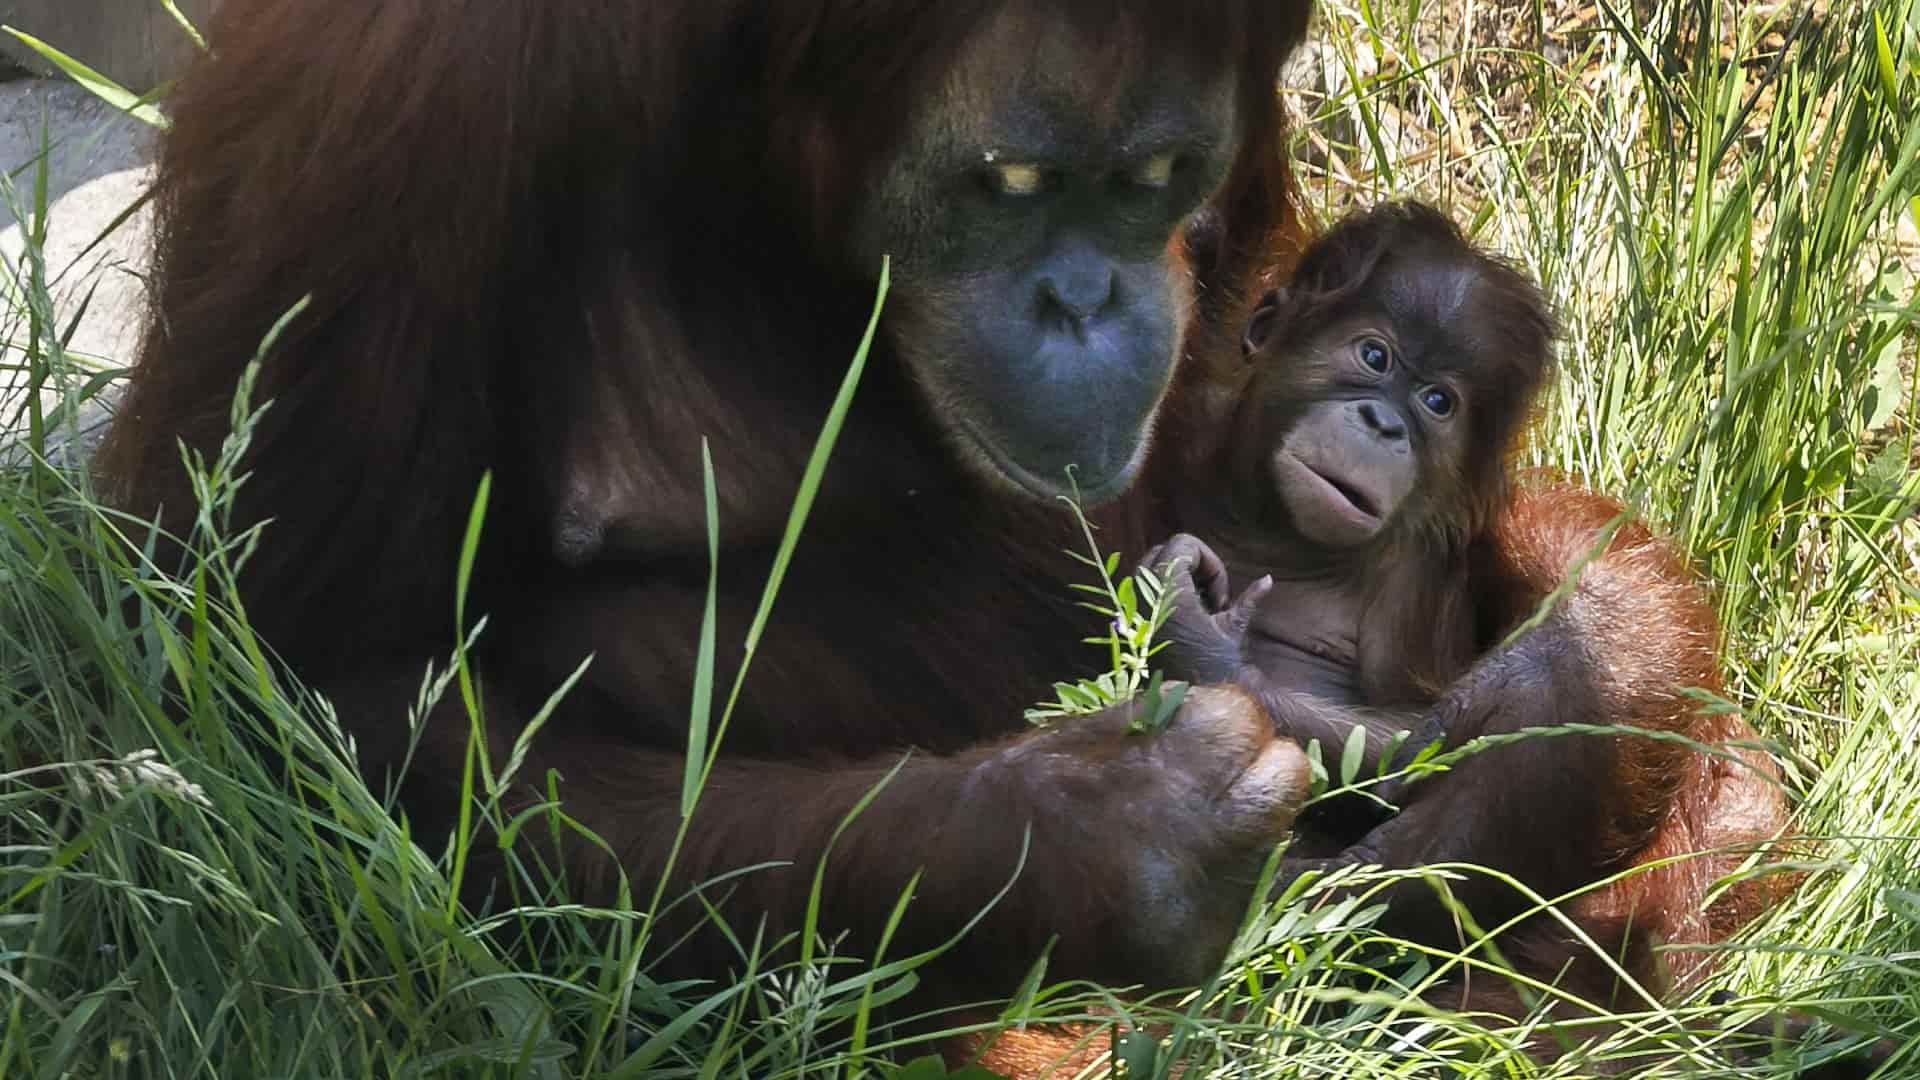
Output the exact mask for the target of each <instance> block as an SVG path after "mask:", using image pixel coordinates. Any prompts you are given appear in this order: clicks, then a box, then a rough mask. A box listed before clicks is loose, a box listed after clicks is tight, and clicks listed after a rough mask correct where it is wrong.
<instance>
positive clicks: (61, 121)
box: [0, 80, 152, 454]
mask: <svg viewBox="0 0 1920 1080" xmlns="http://www.w3.org/2000/svg"><path fill="white" fill-rule="evenodd" d="M151 149H152V131H151V129H149V128H148V127H147V126H146V125H145V124H142V123H140V122H139V121H137V120H134V119H132V118H130V117H127V116H125V115H124V114H122V113H120V112H118V111H117V110H115V109H113V108H112V107H110V106H108V105H107V104H106V103H105V102H102V101H100V100H99V99H97V98H95V97H93V96H92V95H91V94H89V93H87V92H86V91H85V90H83V89H81V88H80V87H78V86H75V85H73V84H71V83H67V82H63V81H59V80H25V81H20V82H13V83H6V84H0V170H4V172H5V174H6V176H7V177H8V180H7V181H5V182H0V226H3V228H0V258H4V260H5V269H4V273H5V276H6V278H7V279H8V281H7V282H6V283H5V285H6V288H5V293H6V294H7V295H6V298H5V299H0V423H4V422H6V421H9V420H12V419H14V418H15V417H16V416H17V415H24V409H23V408H22V405H23V402H22V400H21V394H22V393H23V387H24V385H25V382H26V379H27V374H26V372H25V371H24V370H23V369H24V368H25V363H24V360H25V353H24V351H23V349H24V347H25V345H26V342H27V340H28V336H29V327H30V322H29V320H28V317H27V313H26V312H25V311H24V310H22V309H21V307H20V304H19V302H18V300H17V297H19V296H22V295H24V294H25V293H26V289H25V284H26V283H27V282H28V281H30V280H31V276H32V273H33V268H32V264H31V262H30V261H29V260H28V259H27V258H26V232H25V229H24V228H23V227H22V225H21V224H20V220H19V219H20V217H22V216H25V217H26V218H28V219H29V220H31V218H32V214H33V204H34V199H35V190H34V189H35V184H36V183H37V177H36V174H37V172H38V169H39V167H40V160H41V158H42V156H43V155H44V157H45V161H46V167H47V181H48V182H47V192H48V207H49V209H48V214H47V230H46V242H45V244H44V245H43V246H42V249H41V251H42V256H43V261H44V273H45V275H46V281H47V286H48V293H49V295H50V297H51V299H52V302H53V310H52V318H53V323H54V325H55V327H56V328H57V332H58V333H59V334H61V335H63V336H66V335H69V334H70V337H69V338H68V344H67V358H68V361H69V364H68V368H67V372H66V374H65V375H63V376H62V379H61V381H62V382H64V383H66V384H67V385H69V386H77V385H78V384H79V383H81V382H84V381H85V380H86V379H87V378H88V377H89V375H90V373H92V372H95V371H101V370H108V369H112V368H118V367H123V366H125V365H127V364H130V363H132V361H133V358H134V352H135V349H136V347H137V345H138V342H139V335H140V328H141V324H142V322H143V321H144V319H145V316H146V282H145V268H146V267H147V266H148V265H149V260H150V258H151V253H150V247H151V243H152V221H151V215H150V213H149V212H148V211H147V210H145V209H141V210H139V211H138V212H136V213H133V214H132V215H131V216H129V215H128V211H129V210H130V209H132V208H134V207H135V206H137V205H138V204H139V203H140V200H141V198H142V197H143V195H144V193H145V191H146V188H147V184H148V182H149V179H150V177H151V175H152V174H151V170H150V169H149V167H148V166H147V165H146V162H147V161H148V160H149V158H150V154H151ZM114 396H117V395H115V394H113V393H111V392H109V393H107V394H104V395H103V398H106V399H110V398H111V397H114ZM61 400H62V394H61V393H60V392H59V391H58V390H57V389H54V390H49V391H46V392H44V393H43V396H42V402H41V404H42V408H43V409H46V410H48V411H49V413H52V412H54V411H56V410H58V408H59V406H60V404H61ZM108 408H109V403H108V401H107V400H102V401H99V402H94V403H89V404H88V405H87V406H84V407H83V408H82V409H81V410H80V415H79V417H78V418H77V423H68V422H66V421H65V420H63V422H61V423H60V424H59V425H58V427H59V428H60V429H62V430H63V432H64V433H65V434H63V435H62V437H61V438H60V439H58V440H50V442H51V441H59V442H63V443H64V442H65V441H66V438H67V437H68V435H70V434H74V433H77V434H78V436H79V441H78V442H77V443H74V444H73V447H72V448H73V449H77V450H79V451H80V452H81V453H82V454H84V453H85V452H86V451H87V450H88V449H90V448H91V446H92V444H93V443H94V442H95V441H97V439H98V437H99V435H100V434H101V433H103V432H104V430H105V421H106V419H107V418H108ZM73 419H74V418H71V417H69V418H66V420H73ZM5 441H8V440H7V438H6V436H5V434H3V433H0V442H5ZM50 450H51V446H50ZM61 452H62V453H63V454H64V453H65V452H66V451H65V450H63V451H61Z"/></svg>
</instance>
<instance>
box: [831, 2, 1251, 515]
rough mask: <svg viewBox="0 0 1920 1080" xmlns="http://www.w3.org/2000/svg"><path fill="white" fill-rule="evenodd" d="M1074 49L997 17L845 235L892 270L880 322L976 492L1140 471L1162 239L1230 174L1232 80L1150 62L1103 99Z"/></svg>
mask: <svg viewBox="0 0 1920 1080" xmlns="http://www.w3.org/2000/svg"><path fill="white" fill-rule="evenodd" d="M1085 49H1086V46H1085V43H1084V42H1082V41H1079V40H1078V39H1077V38H1076V36H1075V35H1074V34H1073V33H1072V32H1071V31H1070V30H1069V29H1068V28H1067V27H1065V26H1064V25H1063V24H1060V23H1058V22H1055V21H1053V20H1050V19H1048V18H1045V17H1044V16H1020V15H1014V14H1009V15H1007V16H1003V17H1002V18H1000V19H999V20H998V21H997V22H996V23H995V24H994V25H993V26H992V27H991V28H990V29H988V30H987V31H986V32H985V33H983V34H982V35H981V36H980V37H979V38H978V39H977V40H976V41H975V42H973V43H972V44H971V45H970V47H969V48H968V49H967V51H966V52H965V54H964V55H963V56H962V58H961V61H960V63H959V65H958V66H957V68H956V69H955V71H954V72H953V74H952V76H951V78H950V79H949V80H948V81H947V83H946V86H945V88H944V90H943V92H942V93H941V94H940V95H939V97H938V98H936V99H935V100H933V101H931V102H929V103H928V106H927V107H926V109H925V110H924V112H923V113H922V118H921V120H920V121H919V122H918V124H917V125H916V126H915V128H914V130H913V131H912V133H911V134H910V136H909V139H908V145H907V146H906V148H905V150H904V151H903V153H902V154H901V155H900V156H899V157H898V159H897V164H896V166H895V167H894V168H892V169H891V170H890V171H888V172H887V174H886V175H885V177H884V178H883V179H882V181H881V183H880V186H879V188H878V190H877V191H876V193H875V196H874V198H873V199H872V201H871V202H870V204H869V205H868V206H867V207H866V208H865V211H864V213H863V214H862V215H861V222H860V226H859V228H858V229H857V231H856V235H857V243H856V244H855V248H856V255H857V257H858V258H859V259H861V260H863V265H867V264H871V262H873V261H877V259H878V257H879V255H880V254H881V253H890V254H891V255H892V257H893V260H894V262H893V280H894V291H893V293H892V295H891V297H890V299H889V301H888V311H887V315H886V320H885V321H886V325H887V327H888V329H889V331H890V332H891V334H892V336H893V340H894V342H895V343H896V347H897V349H898V351H899V353H900V354H901V356H902V357H903V358H904V360H905V362H906V364H907V366H908V368H909V370H910V371H911V372H912V374H913V376H914V379H915V382H916V383H917V384H918V385H919V387H920V388H921V390H922V392H923V393H924V394H925V396H926V398H927V399H928V400H929V401H930V403H931V404H932V406H933V408H932V409H931V412H932V414H933V415H934V416H935V417H937V420H938V423H939V424H940V425H941V426H942V427H943V428H944V429H945V434H946V436H947V438H948V441H949V442H950V443H951V444H952V445H953V446H954V447H956V448H957V449H958V451H959V453H960V454H961V455H962V456H963V457H964V458H966V459H968V460H969V462H970V463H971V464H972V465H973V466H974V467H975V470H976V471H977V472H979V473H981V474H983V475H985V476H987V477H988V478H989V479H990V480H992V481H994V482H997V483H999V484H1003V485H1011V486H1013V487H1015V488H1017V489H1019V490H1021V491H1023V492H1025V493H1027V494H1029V495H1032V496H1039V497H1042V498H1049V497H1051V496H1053V495H1057V494H1062V493H1065V492H1066V491H1068V490H1069V486H1068V481H1067V469H1068V468H1069V467H1072V468H1073V469H1074V470H1075V474H1076V477H1077V480H1078V483H1079V487H1080V491H1081V494H1082V495H1083V496H1084V497H1085V498H1086V499H1087V500H1088V501H1090V502H1100V501H1103V500H1105V499H1107V498H1110V497H1111V496H1113V495H1114V494H1117V493H1118V492H1119V491H1121V490H1123V489H1124V488H1125V487H1126V486H1127V485H1128V484H1129V483H1130V482H1131V480H1132V478H1133V477H1134V475H1135V474H1136V472H1137V471H1138V469H1139V467H1140V464H1141V461H1142V458H1143V456H1144V452H1145V447H1146V444H1147V433H1148V430H1149V428H1150V425H1151V423H1152V421H1153V419H1154V416H1155V413H1156V411H1157V410H1158V408H1159V406H1160V403H1161V399H1162V397H1163V396H1164V394H1165V392H1166V389H1167V385H1168V381H1169V378H1170V376H1171V373H1172V370H1173V361H1174V355H1175V349H1176V345H1177V339H1178V328H1179V326H1180V325H1181V324H1182V323H1183V322H1184V321H1185V315H1186V312H1187V310H1188V308H1189V307H1190V305H1191V297H1190V295H1189V293H1190V284H1189V280H1188V275H1187V273H1186V271H1185V268H1184V267H1183V266H1182V265H1180V263H1179V261H1178V259H1177V257H1176V256H1175V255H1174V254H1173V252H1175V251H1176V250H1177V247H1176V245H1173V244H1170V243H1169V240H1170V238H1171V237H1173V236H1174V235H1175V234H1177V233H1178V232H1179V229H1180V226H1181V223H1182V222H1184V221H1185V219H1186V218H1188V217H1189V216H1190V215H1192V214H1193V212H1194V211H1195V210H1196V209H1197V208H1198V207H1199V206H1200V204H1201V201H1202V200H1203V199H1204V198H1205V197H1206V196H1207V195H1208V194H1209V193H1211V192H1212V191H1213V189H1214V188H1215V187H1216V186H1217V185H1218V184H1219V183H1220V182H1221V180H1222V179H1223V178H1224V176H1225V175H1226V170H1227V167H1228V165H1229V163H1230V160H1231V155H1232V153H1233V150H1234V146H1235V141H1236V133H1235V132H1236V121H1235V102H1234V94H1233V89H1234V86H1233V80H1232V78H1231V75H1230V73H1225V72H1206V71H1194V70H1187V69H1186V68H1184V67H1183V66H1182V65H1180V64H1178V63H1177V62H1175V61H1171V60H1155V59H1152V58H1149V59H1148V60H1147V61H1146V67H1147V68H1148V69H1149V70H1146V71H1143V72H1142V73H1141V75H1142V77H1139V78H1133V79H1129V80H1127V82H1126V84H1125V85H1122V86H1118V87H1115V88H1112V92H1109V90H1108V89H1107V88H1104V87H1099V86H1094V85H1090V84H1089V82H1088V79H1087V77H1086V76H1085V75H1084V72H1085V70H1086V65H1085V64H1083V63H1079V62H1077V61H1078V58H1079V57H1081V56H1083V55H1085Z"/></svg>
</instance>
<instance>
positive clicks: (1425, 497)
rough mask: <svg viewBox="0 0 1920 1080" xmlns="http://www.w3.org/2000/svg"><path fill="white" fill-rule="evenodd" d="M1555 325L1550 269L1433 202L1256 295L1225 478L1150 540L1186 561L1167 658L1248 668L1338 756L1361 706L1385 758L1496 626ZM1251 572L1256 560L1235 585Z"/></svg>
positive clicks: (1191, 497) (1296, 723)
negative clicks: (1489, 610)
mask: <svg viewBox="0 0 1920 1080" xmlns="http://www.w3.org/2000/svg"><path fill="white" fill-rule="evenodd" d="M1553 333H1554V329H1553V323H1552V320H1551V318H1550V316H1549V314H1548V311H1547V305H1546V303H1545V301H1544V300H1543V299H1542V297H1541V295H1540V292H1539V290H1538V289H1537V288H1535V286H1534V284H1533V283H1532V282H1531V281H1530V280H1528V279H1527V278H1526V277H1525V276H1524V275H1522V274H1521V273H1519V272H1518V271H1516V270H1514V269H1513V268H1512V267H1510V266H1508V265H1507V264H1505V263H1503V262H1501V261H1499V260H1497V259H1495V258H1493V257H1491V256H1489V255H1487V254H1485V253H1483V252H1481V251H1478V250H1476V249H1475V248H1474V247H1472V246H1471V245H1470V244H1468V243H1467V241H1466V240H1465V239H1464V238H1463V237H1462V236H1461V234H1460V232H1459V230H1458V229H1456V228H1455V227H1454V225H1453V223H1452V222H1450V221H1449V220H1448V219H1447V218H1446V217H1445V216H1443V215H1442V214H1441V213H1440V212H1439V211H1437V210H1435V209H1433V208H1432V207H1429V206H1425V205H1423V204H1418V203H1395V204H1389V205H1386V206H1382V207H1379V208H1377V209H1375V210H1372V211H1370V212H1366V213H1362V214H1357V215H1355V216H1352V217H1350V218H1348V219H1346V220H1344V221H1342V222H1340V223H1339V224H1337V225H1336V226H1335V227H1334V228H1333V229H1331V230H1330V231H1329V232H1328V233H1327V235H1326V236H1325V237H1323V238H1322V239H1321V240H1320V241H1319V242H1317V243H1316V244H1315V245H1314V246H1313V247H1312V248H1311V249H1310V250H1309V251H1308V252H1307V253H1306V255H1305V256H1304V257H1303V259H1302V261H1301V264H1300V269H1299V271H1298V273H1297V274H1296V277H1295V280H1294V283H1293V284H1292V285H1290V286H1289V287H1287V288H1285V289H1281V290H1277V291H1275V292H1274V293H1272V294H1270V295H1269V296H1268V297H1267V298H1266V300H1265V301H1264V302H1263V303H1262V304H1261V305H1260V307H1259V309H1258V310H1257V311H1256V312H1255V314H1254V316H1253V319H1252V321H1251V323H1250V325H1249V327H1248V329H1247V332H1246V337H1245V340H1244V341H1243V343H1242V350H1243V353H1244V355H1245V357H1246V360H1247V363H1248V364H1249V365H1251V368H1250V371H1249V373H1248V382H1247V384H1246V387H1245V390H1244V392H1243V393H1242V394H1241V395H1240V396H1239V398H1238V403H1237V405H1236V407H1235V409H1234V411H1233V413H1232V415H1231V416H1230V417H1225V418H1223V420H1224V424H1225V429H1226V431H1225V437H1224V439H1223V442H1222V444H1221V446H1220V450H1219V455H1220V456H1219V457H1218V459H1217V461H1218V467H1217V468H1216V469H1214V470H1213V471H1212V474H1211V475H1212V476H1213V477H1214V478H1215V480H1216V481H1217V482H1215V483H1211V484H1202V485H1199V486H1189V487H1188V488H1186V489H1185V490H1182V491H1180V492H1177V493H1176V494H1175V495H1174V496H1173V497H1174V499H1175V500H1176V503H1177V506H1176V508H1175V509H1176V514H1177V517H1178V520H1180V521H1181V522H1182V523H1183V524H1185V525H1186V526H1187V527H1188V528H1189V530H1190V533H1182V534H1180V535H1178V536H1175V537H1173V538H1172V539H1171V540H1169V541H1167V542H1166V543H1165V544H1163V545H1161V546H1160V547H1159V548H1158V549H1156V550H1155V551H1154V552H1152V553H1151V554H1149V555H1148V557H1147V563H1148V565H1149V566H1152V567H1155V568H1156V569H1161V570H1163V571H1164V570H1165V569H1166V568H1167V567H1169V565H1171V564H1176V563H1177V564H1178V565H1177V569H1176V580H1177V581H1178V582H1179V584H1180V588H1179V589H1178V593H1179V595H1178V597H1177V598H1176V599H1174V600H1173V601H1172V603H1173V604H1174V611H1173V613H1172V615H1171V617H1170V618H1169V621H1168V623H1167V626H1166V637H1167V640H1168V642H1169V645H1168V647H1167V648H1166V649H1165V650H1163V652H1162V653H1161V662H1162V664H1163V665H1164V666H1165V667H1166V669H1167V672H1168V674H1170V675H1173V676H1175V677H1178V678H1185V679H1191V680H1193V681H1194V682H1197V683H1217V682H1234V683H1238V684H1239V685H1241V686H1242V687H1245V688H1246V689H1248V690H1250V691H1252V692H1253V693H1255V694H1257V695H1258V696H1259V697H1260V698H1261V700H1262V701H1263V703H1264V704H1265V705H1266V706H1267V708H1268V710H1269V711H1270V712H1271V713H1272V715H1273V718H1274V721H1275V723H1276V724H1277V725H1278V726H1279V727H1280V729H1281V731H1282V732H1283V733H1284V734H1286V735H1288V736H1289V737H1292V738H1295V739H1297V740H1299V741H1301V742H1308V741H1311V740H1315V739H1318V740H1320V741H1321V742H1322V743H1323V751H1324V752H1327V753H1329V754H1331V755H1333V756H1334V757H1335V758H1337V757H1338V755H1339V753H1340V751H1341V748H1342V747H1343V746H1344V745H1345V744H1346V742H1347V739H1348V738H1349V734H1350V732H1351V731H1352V729H1353V727H1354V726H1355V725H1359V726H1361V727H1363V728H1365V729H1366V731H1367V733H1368V734H1367V749H1368V752H1367V754H1366V756H1365V759H1364V763H1365V771H1366V772H1371V771H1372V770H1374V769H1375V768H1376V767H1377V765H1378V763H1379V758H1380V756H1381V753H1382V751H1383V750H1384V749H1385V748H1386V747H1388V746H1389V745H1391V744H1392V741H1393V738H1394V736H1396V735H1399V734H1400V733H1402V732H1406V731H1408V730H1409V729H1410V728H1412V727H1414V726H1415V725H1416V723H1417V720H1416V717H1417V714H1418V713H1419V712H1420V711H1422V710H1424V709H1425V707H1426V706H1428V705H1430V704H1431V703H1432V702H1433V701H1434V700H1435V698H1436V697H1437V696H1438V694H1439V692H1440V691H1441V690H1442V689H1443V688H1445V687H1446V685H1447V684H1448V683H1450V682H1452V681H1453V680H1454V679H1455V678H1457V677H1458V676H1459V675H1460V674H1461V673H1463V672H1465V671H1466V670H1467V668H1468V667H1469V666H1470V665H1471V664H1472V662H1473V660H1474V658H1475V657H1476V656H1477V655H1479V654H1480V653H1481V652H1482V651H1484V649H1485V647H1486V644H1487V637H1488V635H1489V634H1490V633H1491V632H1493V631H1494V630H1496V629H1497V628H1495V627H1489V626H1487V625H1485V623H1486V621H1487V618H1486V613H1484V612H1482V611H1481V610H1480V607H1481V605H1477V604H1476V603H1475V597H1474V596H1472V595H1470V594H1469V581H1470V570H1471V569H1472V567H1473V565H1474V559H1475V557H1476V546H1477V545H1480V544H1481V543H1482V542H1483V540H1484V538H1485V536H1486V533H1487V531H1488V529H1489V527H1490V525H1491V523H1492V522H1493V521H1494V520H1495V519H1496V518H1497V517H1498V515H1499V514H1500V512H1501V510H1502V508H1503V507H1504V506H1505V504H1506V500H1507V488H1508V480H1507V472H1506V464H1505V461H1506V456H1507V451H1508V448H1509V446H1510V444H1511V443H1512V441H1513V438H1514V435H1515V434H1516V432H1517V431H1518V429H1519V427H1520V425H1521V423H1522V421H1523V420H1524V419H1525V418H1526V416H1527V415H1528V413H1529V411H1530V410H1531V408H1532V405H1533V402H1534V399H1535V397H1536V396H1537V394H1538V392H1539V390H1540V388H1541V386H1542V384H1543V382H1544V381H1545V378H1546V375H1547V373H1548V371H1549V370H1550V369H1551V365H1552V356H1551V350H1550V343H1551V340H1552V337H1553ZM1192 532H1197V533H1200V534H1202V535H1205V536H1207V537H1208V542H1202V541H1201V540H1199V539H1198V538H1197V537H1196V536H1194V535H1191V533H1192ZM1188 575H1190V576H1191V587H1188V584H1189V583H1188V582H1187V580H1186V577H1187V576H1188ZM1230 575H1231V576H1232V578H1233V579H1234V580H1239V581H1252V584H1251V585H1250V586H1248V587H1247V588H1246V590H1245V591H1244V592H1242V593H1241V594H1240V596H1239V598H1238V599H1236V600H1233V601H1231V602H1229V595H1230V594H1229V590H1228V580H1229V576H1230ZM1434 734H1436V735H1437V734H1439V733H1438V732H1436V733H1434ZM1427 741H1430V740H1427Z"/></svg>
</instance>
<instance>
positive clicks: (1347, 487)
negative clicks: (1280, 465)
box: [1294, 458, 1380, 521]
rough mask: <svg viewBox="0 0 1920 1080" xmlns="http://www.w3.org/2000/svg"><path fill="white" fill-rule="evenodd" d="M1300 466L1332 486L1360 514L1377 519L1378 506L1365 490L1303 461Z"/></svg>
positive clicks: (1296, 459)
mask: <svg viewBox="0 0 1920 1080" xmlns="http://www.w3.org/2000/svg"><path fill="white" fill-rule="evenodd" d="M1294 460H1295V461H1300V459H1299V458H1295V459H1294ZM1300 467H1301V468H1303V469H1305V470H1307V471H1308V472H1310V473H1312V474H1313V475H1314V477H1315V478H1317V479H1318V480H1319V481H1320V482H1321V483H1323V484H1325V485H1327V486H1328V487H1330V488H1332V489H1333V490H1334V492H1335V493H1337V494H1338V495H1339V496H1340V497H1341V498H1343V499H1345V500H1347V503H1348V505H1350V506H1352V507H1353V508H1354V509H1355V510H1358V511H1359V512H1360V513H1361V514H1362V515H1364V516H1366V517H1370V518H1373V519H1374V520H1376V521H1377V520H1379V518H1380V508H1379V507H1378V506H1376V505H1374V502H1373V498H1372V497H1371V496H1369V495H1368V494H1367V493H1366V492H1364V491H1361V490H1360V489H1358V488H1356V487H1354V486H1353V485H1351V484H1349V483H1347V482H1346V481H1344V480H1341V479H1340V478H1339V477H1337V476H1329V475H1327V474H1326V473H1323V472H1321V471H1320V470H1319V469H1316V468H1314V467H1313V466H1311V465H1309V464H1307V463H1306V462H1304V461H1301V462H1300Z"/></svg>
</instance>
